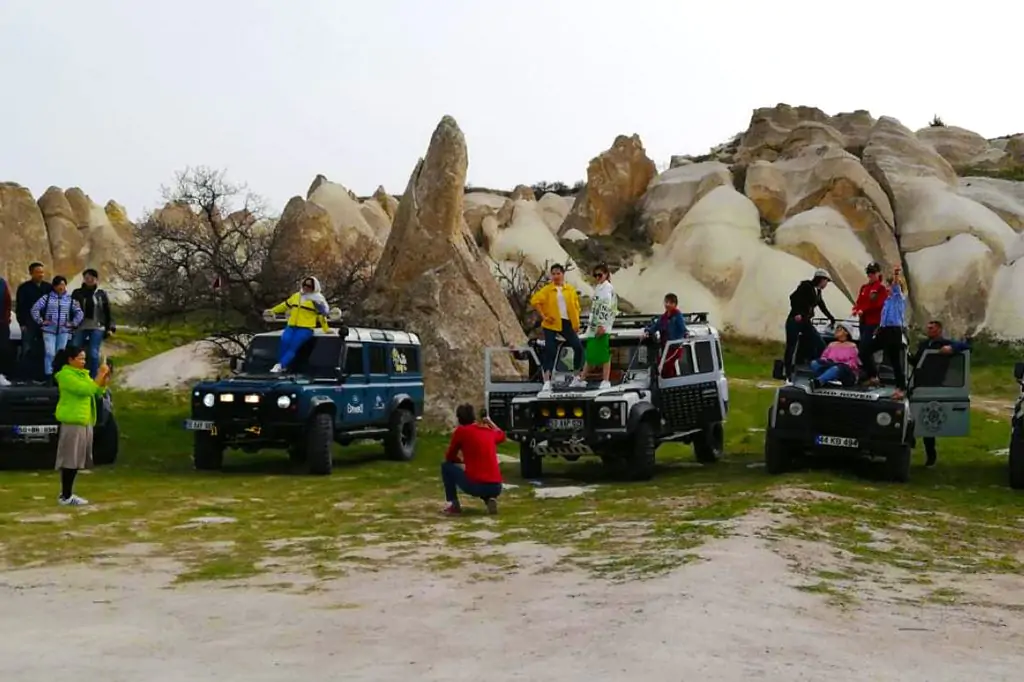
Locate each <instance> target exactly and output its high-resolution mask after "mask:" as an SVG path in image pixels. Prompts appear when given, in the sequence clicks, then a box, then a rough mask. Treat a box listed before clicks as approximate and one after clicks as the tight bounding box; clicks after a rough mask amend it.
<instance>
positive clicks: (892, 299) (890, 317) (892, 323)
mask: <svg viewBox="0 0 1024 682" xmlns="http://www.w3.org/2000/svg"><path fill="white" fill-rule="evenodd" d="M906 288H907V284H906V282H904V281H903V270H902V268H901V267H900V266H899V265H897V266H896V267H895V268H893V271H892V275H891V276H890V277H889V295H888V296H886V298H885V305H884V306H882V319H881V321H880V323H879V325H878V330H877V331H876V332H875V335H874V336H873V337H872V338H871V341H869V342H868V343H866V344H863V345H861V351H860V354H861V358H860V362H861V365H862V366H863V367H864V372H865V373H866V374H867V378H868V383H869V384H871V385H875V386H877V385H879V378H878V366H877V365H876V364H875V353H877V352H878V351H883V357H884V359H885V361H886V362H888V363H889V364H890V365H892V374H893V378H894V379H895V380H896V390H895V391H893V394H892V397H893V399H894V400H902V399H903V396H904V395H905V394H906V391H907V377H906V374H905V373H904V371H903V363H904V362H905V361H906V359H907V348H906V346H904V345H903V328H904V327H905V326H906V311H907V300H906Z"/></svg>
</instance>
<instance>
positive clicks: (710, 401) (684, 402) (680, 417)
mask: <svg viewBox="0 0 1024 682" xmlns="http://www.w3.org/2000/svg"><path fill="white" fill-rule="evenodd" d="M661 405H662V416H663V417H664V418H665V421H667V422H668V425H669V427H670V428H673V429H690V428H699V427H701V426H704V425H706V424H711V423H714V422H719V421H722V412H721V407H720V405H719V402H718V385H717V384H716V383H715V382H714V381H705V382H703V383H700V384H692V385H690V386H672V387H670V388H663V389H661Z"/></svg>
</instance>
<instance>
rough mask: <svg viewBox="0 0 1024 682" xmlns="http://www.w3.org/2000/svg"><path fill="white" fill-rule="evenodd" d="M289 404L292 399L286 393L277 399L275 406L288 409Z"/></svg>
mask: <svg viewBox="0 0 1024 682" xmlns="http://www.w3.org/2000/svg"><path fill="white" fill-rule="evenodd" d="M291 404H292V399H291V398H289V397H288V396H286V395H283V396H281V397H279V398H278V399H277V406H278V407H280V408H281V409H282V410H286V409H288V408H289V407H291Z"/></svg>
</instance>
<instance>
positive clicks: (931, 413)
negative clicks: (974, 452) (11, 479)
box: [910, 350, 971, 438]
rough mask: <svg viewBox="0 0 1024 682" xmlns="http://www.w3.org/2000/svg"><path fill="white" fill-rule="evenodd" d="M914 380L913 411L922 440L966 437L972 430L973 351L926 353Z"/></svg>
mask: <svg viewBox="0 0 1024 682" xmlns="http://www.w3.org/2000/svg"><path fill="white" fill-rule="evenodd" d="M913 371H914V374H913V376H912V377H911V381H910V385H911V393H910V410H911V413H912V414H913V415H914V424H915V428H914V435H915V436H916V437H918V438H944V437H950V436H966V435H968V434H969V433H970V431H971V352H970V351H969V350H965V351H963V352H960V353H953V354H951V355H943V354H942V353H940V352H939V351H938V350H926V351H925V352H924V353H923V354H922V356H921V359H920V360H919V361H918V363H917V366H916V367H914V369H913Z"/></svg>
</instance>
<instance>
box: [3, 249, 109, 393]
mask: <svg viewBox="0 0 1024 682" xmlns="http://www.w3.org/2000/svg"><path fill="white" fill-rule="evenodd" d="M28 274H29V278H28V279H27V280H25V281H24V282H22V283H21V284H20V285H19V286H18V288H17V290H16V291H15V292H14V294H13V295H12V293H11V287H10V285H9V284H8V283H7V281H6V280H4V279H3V278H2V277H0V301H2V309H0V373H2V374H4V375H8V374H20V375H23V376H24V377H25V378H29V379H36V380H51V379H52V376H53V372H54V369H53V366H54V360H55V359H56V357H57V354H58V353H59V352H60V351H62V350H64V349H65V347H67V346H68V345H69V344H71V345H74V346H75V347H77V348H81V349H84V351H85V353H86V367H87V369H88V372H89V374H90V376H92V377H93V378H95V377H96V376H98V374H99V370H100V352H101V347H102V344H103V340H104V339H106V338H108V337H109V336H110V335H111V334H113V333H114V332H115V331H116V329H117V328H116V326H115V324H114V318H113V313H112V311H111V307H110V299H109V297H108V296H107V293H106V292H105V291H104V290H103V289H101V288H100V287H99V273H98V272H97V271H96V270H95V269H94V268H87V269H86V270H84V271H83V272H82V285H81V286H80V287H78V288H77V289H75V290H74V291H68V280H67V278H66V277H64V276H63V275H57V276H56V277H53V278H52V279H50V280H47V279H46V268H45V267H44V266H43V264H42V263H39V262H34V263H32V264H30V265H29V266H28ZM12 317H13V319H12ZM13 322H17V325H18V327H19V328H20V331H21V343H20V348H19V349H18V352H17V353H15V352H14V350H13V349H12V348H11V343H10V342H11V338H10V332H11V327H12V323H13Z"/></svg>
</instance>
